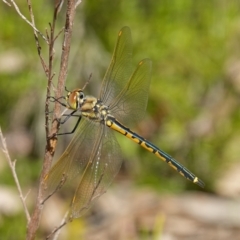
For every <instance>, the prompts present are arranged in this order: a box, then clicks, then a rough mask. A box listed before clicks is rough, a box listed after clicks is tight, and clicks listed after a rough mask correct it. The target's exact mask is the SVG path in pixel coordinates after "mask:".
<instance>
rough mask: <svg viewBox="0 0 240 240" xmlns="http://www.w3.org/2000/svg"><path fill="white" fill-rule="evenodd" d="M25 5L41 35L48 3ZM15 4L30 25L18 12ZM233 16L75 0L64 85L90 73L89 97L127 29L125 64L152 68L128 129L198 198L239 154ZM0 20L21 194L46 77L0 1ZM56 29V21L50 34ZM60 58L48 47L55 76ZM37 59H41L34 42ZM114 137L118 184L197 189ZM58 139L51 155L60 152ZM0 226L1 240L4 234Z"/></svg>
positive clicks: (31, 166) (32, 164)
mask: <svg viewBox="0 0 240 240" xmlns="http://www.w3.org/2000/svg"><path fill="white" fill-rule="evenodd" d="M33 2H34V3H33V11H34V14H35V21H36V26H37V28H38V29H39V30H40V31H42V32H43V33H45V29H46V28H48V23H49V22H51V19H52V4H51V2H50V1H33ZM18 4H19V8H20V10H21V11H22V12H23V14H25V16H26V17H27V18H29V13H28V9H27V4H26V3H25V2H21V1H19V3H18ZM239 8H240V3H239V2H238V1H234V0H232V1H228V0H220V1H216V0H215V1H214V0H212V1H193V0H183V1H177V0H172V1H154V0H148V1H142V0H138V1H137V0H132V1H127V0H122V1H109V0H101V1H99V0H98V1H97V0H92V1H83V2H82V4H80V6H79V8H78V10H77V15H76V22H75V25H74V34H73V42H72V50H71V53H72V54H71V59H70V63H69V75H68V80H67V87H68V89H71V88H72V87H73V88H74V87H81V86H83V85H84V83H85V82H86V81H87V79H88V77H89V75H90V74H91V73H92V74H93V77H92V79H91V82H90V85H89V86H88V91H89V92H91V93H92V94H97V92H98V89H99V86H100V83H101V79H102V78H103V75H104V72H105V70H106V68H107V66H108V63H109V60H110V57H111V54H112V52H113V48H114V44H115V41H116V38H117V33H118V31H119V30H120V28H121V27H122V26H124V25H127V26H129V27H130V28H131V30H132V38H133V45H134V53H133V58H134V63H135V64H137V62H138V61H139V60H141V59H142V58H145V57H149V58H151V59H152V61H153V72H152V84H151V88H150V93H149V105H148V109H147V113H146V117H145V119H144V120H143V121H142V122H140V123H139V125H137V126H130V127H134V128H135V130H136V131H137V132H138V133H139V134H141V135H143V136H144V137H146V138H147V139H149V140H151V141H152V142H153V143H155V144H156V145H157V146H159V147H160V148H161V149H163V150H164V151H166V152H168V153H169V154H171V155H172V156H174V158H176V159H177V160H178V161H180V162H181V163H183V164H184V165H185V166H187V167H188V168H189V169H191V170H192V171H193V172H194V173H196V174H197V176H199V177H200V178H201V179H203V180H204V181H205V183H206V191H212V192H214V186H215V183H216V180H217V179H218V178H220V177H221V174H222V173H223V172H224V171H227V169H228V167H229V166H231V165H233V164H235V163H236V162H237V161H239V156H240V149H239V142H240V138H239V136H240V111H239V91H240V61H239V56H240V44H239V40H240V27H239V26H240V25H239V23H240V15H239ZM43 13H44V14H43ZM62 14H63V12H62ZM0 15H1V16H2V21H0V24H1V26H0V27H1V34H0V43H1V44H0V95H1V99H2V101H0V109H1V115H0V125H1V128H2V130H3V132H4V134H6V136H7V137H8V136H9V137H8V138H7V139H8V144H9V149H10V150H12V151H11V155H12V158H15V157H17V158H18V159H19V160H21V161H19V162H18V164H17V170H19V172H18V173H19V176H20V181H21V184H22V185H23V188H24V189H26V191H27V189H29V188H30V187H31V188H32V187H33V186H36V185H37V179H38V176H39V173H40V170H41V161H42V159H43V154H44V146H45V142H44V141H45V135H44V107H43V106H44V97H45V93H46V78H45V74H44V71H43V70H42V67H41V64H40V61H39V58H38V55H37V50H36V46H35V41H34V37H33V31H32V29H31V28H30V27H29V26H28V25H27V24H26V23H25V22H24V21H23V20H22V19H21V18H20V17H19V16H18V14H17V13H16V12H15V10H14V9H13V8H10V7H8V6H7V5H5V4H4V3H1V8H0ZM63 21H64V15H62V16H61V15H60V16H59V21H58V30H60V29H61V27H62V24H63ZM60 50H61V37H60V38H59V39H58V42H57V45H56V49H55V57H56V58H55V69H54V70H55V72H56V73H57V72H58V66H59V57H60V53H61V52H60ZM42 53H43V56H44V58H45V59H47V46H46V44H44V43H43V42H42ZM56 79H57V76H56V77H55V81H56ZM13 133H14V134H16V135H18V137H19V138H17V139H22V137H23V136H24V137H27V139H30V140H29V144H28V145H27V146H25V145H24V144H23V146H22V145H21V144H20V142H21V141H20V142H19V141H17V142H16V141H15V140H14V139H15V137H14V135H13ZM10 136H11V137H10ZM64 138H65V137H64ZM24 139H25V138H24ZM65 139H67V137H66V138H65ZM118 139H119V141H120V144H121V146H122V149H123V152H124V156H125V158H126V161H125V163H124V166H125V168H124V169H126V171H127V174H126V176H125V177H126V178H127V177H128V178H129V179H131V180H132V181H134V182H135V183H138V184H143V185H148V184H150V185H152V186H153V187H154V188H156V189H157V190H158V191H161V192H162V191H183V190H185V189H198V187H197V186H195V185H193V184H191V183H189V182H187V181H186V180H185V179H183V178H181V176H178V174H176V173H175V172H174V171H172V170H171V169H170V168H169V167H168V166H166V164H164V163H162V162H161V161H159V160H158V159H157V158H155V157H154V156H152V155H151V154H149V153H148V152H146V151H144V150H143V149H141V148H140V147H139V146H134V144H132V145H131V147H130V148H129V146H130V145H129V144H130V143H129V141H128V140H126V139H124V138H123V137H121V136H120V137H118ZM64 141H65V140H63V139H62V144H61V145H60V147H59V148H60V150H59V152H62V151H63V150H64V146H66V142H64ZM14 144H15V145H17V146H12V147H11V146H10V145H14ZM19 144H20V148H21V149H23V150H22V151H18V149H19V146H18V145H19ZM21 146H22V147H21ZM25 149H26V150H25ZM3 162H4V159H3V157H1V165H0V182H1V184H5V185H8V184H10V185H13V186H14V183H13V181H12V180H11V176H10V175H9V174H10V173H9V172H8V171H5V169H7V166H5V163H3ZM122 174H124V171H123V172H122ZM198 190H199V189H198ZM8 218H9V217H8ZM17 218H18V217H17ZM21 218H22V217H19V218H18V220H20V219H21ZM1 221H2V219H0V235H1V236H4V234H6V231H8V230H6V229H7V228H5V227H4V226H3V225H2V222H1ZM8 221H9V220H8ZM10 221H13V219H12V220H10ZM13 222H14V221H13ZM4 224H7V223H4ZM3 229H5V230H3ZM21 231H22V230H21V229H19V232H21ZM23 234H24V233H23ZM7 236H8V235H7Z"/></svg>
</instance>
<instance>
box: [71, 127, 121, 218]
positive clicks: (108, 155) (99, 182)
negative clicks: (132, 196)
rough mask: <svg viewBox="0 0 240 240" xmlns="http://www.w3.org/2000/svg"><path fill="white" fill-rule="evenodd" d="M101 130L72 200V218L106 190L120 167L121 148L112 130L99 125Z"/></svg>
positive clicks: (82, 212) (78, 214) (83, 210)
mask: <svg viewBox="0 0 240 240" xmlns="http://www.w3.org/2000/svg"><path fill="white" fill-rule="evenodd" d="M101 132H102V140H101V141H100V142H99V145H96V147H97V148H96V147H94V150H93V151H92V153H91V157H90V159H89V161H88V165H87V166H86V168H85V171H84V173H83V175H82V177H81V179H80V183H79V185H78V188H77V190H76V192H75V195H74V198H73V201H72V205H71V213H70V216H71V217H73V218H77V217H79V216H81V215H82V214H84V212H85V211H87V210H88V208H89V207H90V206H91V205H92V203H93V202H94V201H95V200H96V199H97V198H98V197H100V196H101V195H102V194H103V193H105V192H106V190H107V188H108V186H109V185H110V184H111V182H112V181H113V179H114V177H115V176H116V174H117V173H118V171H119V169H120V167H121V163H122V157H121V149H120V146H119V144H118V142H117V140H116V138H115V136H114V133H113V131H112V130H111V129H109V128H107V127H106V126H104V125H101Z"/></svg>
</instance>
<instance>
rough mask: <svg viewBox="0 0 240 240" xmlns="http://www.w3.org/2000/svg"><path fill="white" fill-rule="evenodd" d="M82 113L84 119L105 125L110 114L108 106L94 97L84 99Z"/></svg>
mask: <svg viewBox="0 0 240 240" xmlns="http://www.w3.org/2000/svg"><path fill="white" fill-rule="evenodd" d="M80 111H81V113H82V115H83V116H84V117H87V118H89V119H91V120H93V121H97V122H101V123H104V122H105V120H106V117H107V116H108V115H109V114H110V113H109V108H108V106H106V105H104V104H103V103H102V101H101V100H99V99H97V98H95V97H93V96H86V97H85V98H84V101H83V103H82V105H81V107H80Z"/></svg>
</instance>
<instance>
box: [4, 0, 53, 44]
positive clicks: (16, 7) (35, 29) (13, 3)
mask: <svg viewBox="0 0 240 240" xmlns="http://www.w3.org/2000/svg"><path fill="white" fill-rule="evenodd" d="M9 1H10V2H11V3H12V5H13V6H14V8H15V10H16V11H17V13H18V15H19V16H20V17H21V18H22V19H23V20H24V21H25V22H26V23H27V24H28V25H30V26H31V27H32V28H33V29H34V31H36V32H37V33H38V34H39V35H40V36H41V37H42V38H43V39H44V40H45V41H46V42H47V43H48V40H47V38H46V37H45V36H44V35H43V34H42V33H41V32H40V31H39V30H38V29H37V28H36V27H35V26H34V25H33V24H32V23H31V22H29V21H28V20H27V18H26V17H25V16H24V15H23V14H22V13H21V12H20V10H19V8H18V5H17V4H16V3H15V1H14V0H9ZM4 2H5V3H6V4H7V3H8V4H7V5H8V6H9V5H10V6H11V4H10V3H9V2H7V1H6V0H4Z"/></svg>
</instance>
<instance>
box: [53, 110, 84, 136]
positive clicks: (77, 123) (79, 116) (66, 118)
mask: <svg viewBox="0 0 240 240" xmlns="http://www.w3.org/2000/svg"><path fill="white" fill-rule="evenodd" d="M75 112H76V111H73V112H72V113H70V114H68V115H66V117H65V118H64V120H63V121H61V122H60V124H64V123H65V122H66V121H67V120H68V119H69V118H70V117H78V120H77V122H76V124H75V126H74V128H73V130H72V131H71V132H65V133H57V134H56V135H58V136H59V135H66V134H73V133H74V132H75V130H76V129H77V127H78V125H79V123H80V121H81V118H82V116H81V115H73V114H74V113H75Z"/></svg>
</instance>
